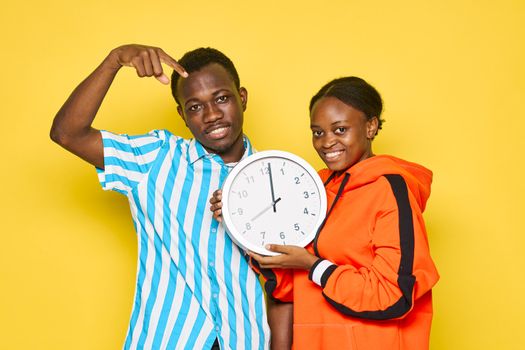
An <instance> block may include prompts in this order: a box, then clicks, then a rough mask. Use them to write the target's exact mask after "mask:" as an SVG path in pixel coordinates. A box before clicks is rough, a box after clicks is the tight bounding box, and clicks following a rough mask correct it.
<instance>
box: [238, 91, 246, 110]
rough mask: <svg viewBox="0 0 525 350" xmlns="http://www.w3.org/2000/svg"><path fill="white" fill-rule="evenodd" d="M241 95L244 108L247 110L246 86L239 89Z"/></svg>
mask: <svg viewBox="0 0 525 350" xmlns="http://www.w3.org/2000/svg"><path fill="white" fill-rule="evenodd" d="M239 96H240V97H241V104H242V110H243V111H245V110H246V106H247V104H248V90H246V89H245V88H243V87H241V88H240V89H239Z"/></svg>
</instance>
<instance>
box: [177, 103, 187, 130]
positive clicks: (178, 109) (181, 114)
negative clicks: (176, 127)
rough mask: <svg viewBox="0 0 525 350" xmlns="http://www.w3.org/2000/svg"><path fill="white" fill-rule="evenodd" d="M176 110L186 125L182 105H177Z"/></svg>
mask: <svg viewBox="0 0 525 350" xmlns="http://www.w3.org/2000/svg"><path fill="white" fill-rule="evenodd" d="M177 112H178V113H179V115H180V117H181V118H182V120H183V121H184V125H186V126H188V124H187V123H186V118H184V112H183V111H182V107H181V106H180V105H177Z"/></svg>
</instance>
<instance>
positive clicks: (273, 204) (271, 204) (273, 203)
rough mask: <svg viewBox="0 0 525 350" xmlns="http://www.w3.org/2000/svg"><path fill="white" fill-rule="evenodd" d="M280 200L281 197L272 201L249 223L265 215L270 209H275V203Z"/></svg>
mask: <svg viewBox="0 0 525 350" xmlns="http://www.w3.org/2000/svg"><path fill="white" fill-rule="evenodd" d="M280 200H281V197H279V198H277V199H276V200H274V201H273V202H271V203H270V204H269V205H268V206H266V207H264V209H263V210H261V211H260V212H259V214H257V215H255V216H254V217H253V218H252V219H251V220H250V221H254V220H255V219H257V218H258V217H259V216H261V215H262V214H264V213H266V212H267V211H268V210H269V209H270V208H271V207H275V204H276V203H277V202H279V201H280Z"/></svg>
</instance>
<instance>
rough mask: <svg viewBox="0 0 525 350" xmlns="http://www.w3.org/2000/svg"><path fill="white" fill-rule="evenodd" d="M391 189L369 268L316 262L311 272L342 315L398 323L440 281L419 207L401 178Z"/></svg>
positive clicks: (377, 228) (314, 279)
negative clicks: (397, 319)
mask: <svg viewBox="0 0 525 350" xmlns="http://www.w3.org/2000/svg"><path fill="white" fill-rule="evenodd" d="M389 181H390V179H389ZM391 185H392V189H393V195H392V193H389V196H390V198H391V200H390V201H389V202H390V203H391V204H390V205H389V206H388V207H387V208H385V210H384V211H382V213H381V215H379V216H378V217H377V220H376V222H375V226H374V231H373V236H372V237H373V238H372V245H371V246H372V248H373V250H374V258H373V260H372V263H371V264H370V265H369V266H361V267H356V266H353V265H351V264H347V265H337V264H335V263H333V262H331V261H329V260H327V259H319V260H318V261H317V262H316V263H315V264H314V266H312V268H311V270H310V274H309V279H310V280H311V281H312V282H314V283H316V284H318V285H319V286H320V287H321V288H322V293H323V296H324V297H325V299H326V300H327V301H328V302H329V303H330V304H331V305H332V306H334V307H335V308H336V309H337V310H338V311H339V312H341V313H343V314H345V315H348V316H352V317H360V318H365V319H374V320H386V319H396V318H402V317H404V316H405V315H406V314H407V313H408V312H410V310H411V309H412V307H413V303H414V300H415V299H417V298H419V297H421V296H422V295H424V294H425V293H426V292H428V291H429V290H430V289H431V288H432V286H433V285H434V284H435V283H436V282H437V279H438V278H439V276H438V274H437V270H436V268H435V266H434V263H433V261H432V259H431V258H430V252H429V249H428V242H427V239H426V232H425V227H424V224H423V220H422V215H421V212H420V211H419V209H418V206H417V204H416V203H414V201H413V200H411V199H410V198H409V195H408V193H407V191H406V184H405V183H404V182H403V180H402V179H401V180H400V179H399V178H397V179H395V181H394V183H393V184H392V183H391ZM392 197H394V198H393V199H392Z"/></svg>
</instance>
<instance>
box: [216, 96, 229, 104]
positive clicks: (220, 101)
mask: <svg viewBox="0 0 525 350" xmlns="http://www.w3.org/2000/svg"><path fill="white" fill-rule="evenodd" d="M226 101H228V96H219V97H217V102H218V103H224V102H226Z"/></svg>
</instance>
